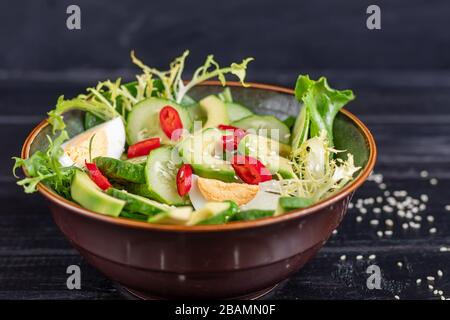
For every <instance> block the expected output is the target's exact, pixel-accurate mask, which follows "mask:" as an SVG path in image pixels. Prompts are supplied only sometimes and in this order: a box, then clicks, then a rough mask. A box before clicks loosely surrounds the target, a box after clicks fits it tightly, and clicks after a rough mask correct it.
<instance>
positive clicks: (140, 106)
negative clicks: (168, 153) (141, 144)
mask: <svg viewBox="0 0 450 320" xmlns="http://www.w3.org/2000/svg"><path fill="white" fill-rule="evenodd" d="M165 106H171V107H173V108H175V109H176V110H177V111H178V114H179V116H180V118H181V122H182V124H183V129H186V130H190V129H191V126H192V121H191V119H190V117H189V115H188V113H187V111H186V110H185V108H183V107H181V106H180V105H178V104H177V103H175V102H174V101H170V100H166V99H160V98H148V99H146V100H143V101H141V102H139V103H137V104H136V105H135V106H134V107H133V110H132V111H131V112H130V114H129V115H128V119H127V139H128V144H130V145H131V144H134V143H136V142H138V141H141V140H144V139H148V138H154V137H160V138H161V143H162V144H171V145H173V144H175V143H176V142H175V141H172V140H170V138H169V137H167V136H166V134H165V133H164V131H162V129H161V126H160V123H159V112H160V111H161V109H162V108H163V107H165Z"/></svg>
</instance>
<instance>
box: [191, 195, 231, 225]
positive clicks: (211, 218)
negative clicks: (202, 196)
mask: <svg viewBox="0 0 450 320" xmlns="http://www.w3.org/2000/svg"><path fill="white" fill-rule="evenodd" d="M238 210H239V207H238V205H237V204H236V203H235V202H233V201H224V202H208V203H206V204H205V206H204V207H203V208H201V209H200V210H197V211H194V212H193V213H192V216H191V218H190V220H189V221H188V223H187V224H188V225H191V226H192V225H197V224H201V225H206V224H224V223H227V222H228V221H230V220H231V219H232V218H233V216H234V215H235V214H236V213H237V212H238Z"/></svg>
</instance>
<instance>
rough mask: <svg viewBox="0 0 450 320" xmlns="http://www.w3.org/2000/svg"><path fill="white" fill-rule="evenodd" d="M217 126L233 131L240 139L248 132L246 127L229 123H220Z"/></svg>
mask: <svg viewBox="0 0 450 320" xmlns="http://www.w3.org/2000/svg"><path fill="white" fill-rule="evenodd" d="M217 128H218V129H220V130H224V131H233V134H234V135H235V136H236V137H238V138H239V139H242V137H243V136H245V135H246V134H247V132H246V131H245V130H244V129H241V128H238V127H235V126H230V125H228V124H219V125H218V126H217Z"/></svg>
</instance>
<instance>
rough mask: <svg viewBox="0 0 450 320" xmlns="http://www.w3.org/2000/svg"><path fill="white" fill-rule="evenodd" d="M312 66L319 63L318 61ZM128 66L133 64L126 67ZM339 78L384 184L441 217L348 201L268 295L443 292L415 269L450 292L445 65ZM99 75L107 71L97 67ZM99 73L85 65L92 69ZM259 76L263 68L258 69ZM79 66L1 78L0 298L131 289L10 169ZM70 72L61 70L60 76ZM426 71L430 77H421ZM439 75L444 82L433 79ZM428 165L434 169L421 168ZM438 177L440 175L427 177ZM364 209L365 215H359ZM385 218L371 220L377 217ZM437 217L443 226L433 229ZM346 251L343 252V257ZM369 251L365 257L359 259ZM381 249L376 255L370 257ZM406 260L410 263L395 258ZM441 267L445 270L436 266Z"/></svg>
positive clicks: (449, 100) (70, 86)
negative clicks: (311, 252)
mask: <svg viewBox="0 0 450 320" xmlns="http://www.w3.org/2000/svg"><path fill="white" fill-rule="evenodd" d="M312 72H313V73H317V74H318V73H321V72H322V71H320V70H319V71H317V70H315V71H314V70H313V71H312ZM125 73H126V72H125ZM262 74H263V73H258V72H257V73H256V75H254V80H258V79H260V81H266V82H272V83H273V82H275V83H276V84H280V85H287V86H290V85H291V83H292V82H293V79H295V75H292V74H290V73H285V74H283V73H280V72H277V73H274V74H277V75H278V76H275V77H274V78H273V81H268V78H269V77H267V76H263V75H262ZM328 75H329V76H330V78H332V80H334V82H333V83H336V85H337V86H339V87H351V88H353V89H355V92H356V94H357V95H358V100H357V101H356V102H355V103H353V104H352V105H351V106H349V109H350V110H351V111H352V112H354V113H355V114H357V115H358V116H360V117H361V119H363V120H364V122H365V123H366V124H367V125H368V127H369V128H370V129H371V130H372V132H373V134H374V135H375V137H376V140H377V144H378V147H379V158H378V164H377V168H376V172H377V173H382V174H383V176H384V182H385V183H386V187H387V189H386V190H389V191H390V192H393V191H395V190H406V191H407V192H408V194H409V195H410V196H412V197H413V198H420V195H422V194H427V195H428V197H429V201H428V203H427V205H426V210H424V211H423V213H422V214H421V215H422V216H423V217H424V219H426V216H428V215H432V216H433V217H434V222H433V223H428V222H422V227H421V229H419V230H417V231H413V230H411V229H409V230H407V231H405V230H403V229H402V228H401V224H402V223H403V222H404V219H401V218H399V217H398V216H397V215H396V214H395V213H391V214H389V213H382V214H380V215H377V214H375V213H374V212H373V207H371V206H367V208H368V211H369V212H368V213H367V214H365V215H362V214H361V213H359V212H358V210H356V209H355V208H353V209H351V210H349V212H348V214H347V216H346V218H345V220H344V222H343V224H342V225H341V226H340V228H339V230H338V233H337V234H336V235H334V236H333V237H332V238H331V239H330V241H329V242H328V243H327V245H326V246H325V247H324V249H323V250H322V251H321V252H320V253H319V255H318V256H317V258H316V259H314V260H313V261H312V262H311V263H310V264H309V265H307V266H306V267H305V268H304V269H303V270H301V271H300V272H298V273H296V274H295V275H294V276H293V277H292V278H290V279H289V280H287V281H286V282H284V283H283V284H282V285H280V286H279V287H278V288H277V289H276V290H275V291H274V292H273V293H271V294H270V295H268V296H267V297H266V298H272V299H393V297H394V295H399V296H400V297H401V298H405V299H408V298H409V299H415V298H421V299H437V298H438V297H437V296H436V295H434V294H433V292H432V291H430V290H428V289H427V287H426V286H425V285H423V284H422V285H421V286H417V285H416V279H417V278H422V279H424V278H425V277H426V276H428V275H434V276H435V277H436V280H435V283H434V284H433V285H434V286H435V287H436V288H437V289H439V290H443V291H444V295H445V293H448V295H449V296H450V281H449V279H450V278H449V277H448V276H447V275H448V274H450V267H449V266H450V252H440V248H441V247H442V246H449V247H450V212H448V211H446V210H445V205H446V204H448V203H450V199H449V197H448V190H449V189H450V167H449V160H450V125H449V124H450V81H448V80H449V79H450V77H449V75H447V74H445V73H436V74H435V75H434V76H433V74H432V73H428V72H417V73H415V74H412V75H413V77H412V78H414V79H419V78H421V79H422V80H417V81H416V82H405V83H404V84H403V85H402V81H401V79H408V78H411V73H408V72H403V73H402V72H394V73H393V72H386V73H384V72H378V73H377V74H375V75H373V74H372V76H370V77H368V76H367V73H365V72H356V73H355V72H353V71H349V72H346V71H329V72H328ZM97 76H101V77H99V79H101V78H102V77H106V76H107V74H99V75H97ZM90 77H92V74H88V75H86V77H85V78H87V79H90ZM258 77H259V78H258ZM82 78H83V76H82V74H80V75H79V77H76V76H75V77H74V78H73V79H72V80H71V78H70V77H67V76H66V75H65V74H64V73H62V74H61V73H43V74H40V75H39V76H36V77H34V76H29V77H25V78H21V77H14V76H13V77H10V78H8V79H7V80H5V79H4V80H1V81H0V123H1V125H0V136H1V137H2V139H0V150H2V153H1V157H2V161H1V165H0V203H2V208H1V210H0V235H1V236H0V299H43V298H46V299H121V298H124V296H123V295H122V294H121V292H120V291H119V290H118V289H117V287H116V286H115V284H114V283H112V282H111V281H109V280H108V279H106V278H105V277H104V276H103V275H101V274H99V272H97V271H96V270H95V269H93V268H92V267H90V266H89V265H88V264H86V262H85V261H84V260H83V259H82V258H81V257H80V256H79V255H78V254H77V253H76V251H75V250H73V249H72V248H71V247H70V245H69V243H68V242H67V240H65V239H64V237H63V236H62V235H61V233H60V232H59V231H58V230H57V228H56V226H55V224H54V223H53V222H52V219H51V217H50V214H49V212H48V210H47V207H46V202H45V201H44V200H43V198H42V197H40V196H39V195H36V194H34V195H25V194H24V193H23V192H22V190H21V189H20V188H19V187H18V186H16V185H15V184H14V179H13V178H12V176H11V165H12V161H11V160H10V159H9V158H10V157H11V156H12V155H18V154H19V151H20V146H21V144H22V142H23V140H24V138H25V137H26V135H27V133H28V132H29V131H30V130H31V128H32V127H33V126H34V125H35V124H36V123H37V122H38V121H39V120H40V119H42V117H43V115H44V113H45V111H47V110H49V109H50V108H51V106H52V103H54V101H55V99H56V97H57V96H58V95H59V94H61V93H66V94H68V96H70V95H73V94H75V93H76V92H77V91H80V90H82V89H83V88H84V87H85V84H83V82H82V81H81V80H82ZM60 79H63V80H60ZM424 79H427V80H424ZM436 83H439V85H434V84H436ZM423 170H427V171H428V172H429V176H428V177H427V178H424V177H421V176H420V172H421V171H423ZM433 177H435V178H437V179H438V183H437V185H432V184H430V178H433ZM384 192H385V190H380V188H379V186H378V185H377V184H376V183H375V182H367V183H366V184H365V185H364V186H363V187H361V188H360V189H359V190H358V191H357V193H356V194H355V197H354V200H353V202H356V201H357V199H360V198H361V199H366V198H376V197H377V196H382V195H383V193H384ZM357 216H363V220H362V221H361V222H357V221H356V219H357V218H356V217H357ZM372 219H379V221H380V225H378V226H372V225H371V224H370V220H372ZM386 219H391V220H393V222H394V227H393V229H392V230H393V235H392V236H383V238H379V236H378V235H377V231H379V230H385V229H386V228H385V227H384V223H385V220H386ZM432 227H435V228H436V229H437V232H436V233H435V234H430V233H429V229H430V228H432ZM342 255H346V257H347V258H346V260H345V261H341V260H340V257H341V256H342ZM358 255H363V259H362V260H357V259H356V257H357V256H358ZM370 255H375V256H376V258H375V259H374V260H369V256H370ZM398 262H402V264H403V267H402V268H399V267H398V266H397V263H398ZM372 263H376V264H377V265H379V266H380V268H381V271H382V274H383V281H382V290H368V289H367V287H366V279H367V277H368V275H367V274H366V272H365V271H366V267H367V266H368V265H369V264H372ZM70 264H77V265H79V266H80V267H81V270H82V290H79V291H70V290H67V289H66V286H65V281H66V273H65V271H66V268H67V266H68V265H70ZM437 270H442V271H443V273H444V276H443V277H442V278H439V277H437V276H436V272H437Z"/></svg>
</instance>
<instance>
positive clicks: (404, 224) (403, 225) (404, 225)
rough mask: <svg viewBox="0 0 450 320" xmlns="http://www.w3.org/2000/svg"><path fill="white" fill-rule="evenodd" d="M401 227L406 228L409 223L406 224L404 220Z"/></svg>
mask: <svg viewBox="0 0 450 320" xmlns="http://www.w3.org/2000/svg"><path fill="white" fill-rule="evenodd" d="M402 228H403V229H405V230H406V229H408V228H409V225H408V224H407V223H406V222H404V223H403V224H402Z"/></svg>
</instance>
